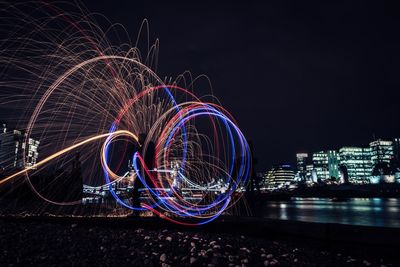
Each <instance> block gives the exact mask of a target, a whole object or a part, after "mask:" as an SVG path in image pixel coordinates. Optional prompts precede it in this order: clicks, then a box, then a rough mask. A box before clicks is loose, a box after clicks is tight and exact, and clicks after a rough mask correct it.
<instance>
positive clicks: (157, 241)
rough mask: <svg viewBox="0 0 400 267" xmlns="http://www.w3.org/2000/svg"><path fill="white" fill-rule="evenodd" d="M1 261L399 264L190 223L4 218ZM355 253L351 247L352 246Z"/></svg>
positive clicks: (55, 263)
mask: <svg viewBox="0 0 400 267" xmlns="http://www.w3.org/2000/svg"><path fill="white" fill-rule="evenodd" d="M0 233H1V234H0V235H1V238H0V265H1V266H49V265H50V266H94V265H96V266H99V265H101V266H164V267H167V266H209V267H212V266H232V267H233V266H240V267H245V266H381V267H383V266H396V264H395V263H394V262H393V260H389V261H388V260H387V259H382V258H379V257H376V255H374V257H370V256H371V255H362V257H360V255H358V256H354V255H351V254H346V253H339V252H338V251H332V250H331V251H330V250H326V249H319V248H318V247H315V246H314V247H313V246H309V245H307V244H299V243H293V242H287V241H282V240H280V241H279V240H266V239H261V238H257V237H248V236H243V235H240V234H238V235H232V234H222V233H221V234H219V233H211V232H205V231H201V229H199V230H197V229H195V228H190V229H188V230H187V231H186V230H183V231H177V230H170V229H160V230H152V229H143V228H136V229H128V228H126V227H124V228H118V227H107V228H106V227H99V226H88V225H83V224H65V223H64V224H58V223H48V222H46V223H40V222H18V221H1V220H0ZM349 253H351V251H349Z"/></svg>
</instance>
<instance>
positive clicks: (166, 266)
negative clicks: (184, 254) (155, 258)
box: [161, 262, 171, 267]
mask: <svg viewBox="0 0 400 267" xmlns="http://www.w3.org/2000/svg"><path fill="white" fill-rule="evenodd" d="M161 266H162V267H170V266H171V265H169V264H167V263H165V262H163V263H162V264H161Z"/></svg>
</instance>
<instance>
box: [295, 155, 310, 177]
mask: <svg viewBox="0 0 400 267" xmlns="http://www.w3.org/2000/svg"><path fill="white" fill-rule="evenodd" d="M296 160H297V176H298V177H299V179H300V180H303V181H304V180H306V175H307V160H308V154H307V153H297V154H296Z"/></svg>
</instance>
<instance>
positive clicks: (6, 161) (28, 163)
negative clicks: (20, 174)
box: [0, 125, 39, 172]
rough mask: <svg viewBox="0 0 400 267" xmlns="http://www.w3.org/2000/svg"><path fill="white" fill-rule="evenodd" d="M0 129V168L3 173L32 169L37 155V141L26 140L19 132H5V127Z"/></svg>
mask: <svg viewBox="0 0 400 267" xmlns="http://www.w3.org/2000/svg"><path fill="white" fill-rule="evenodd" d="M1 126H2V128H1V129H0V130H1V131H2V132H1V133H0V166H1V170H2V171H3V172H9V171H13V170H16V169H22V168H26V167H32V166H33V165H34V164H36V162H37V159H38V156H39V153H38V147H39V141H37V140H34V139H32V138H28V139H27V140H26V141H27V142H26V143H24V139H25V137H26V136H25V134H24V133H23V132H22V131H19V130H13V131H7V128H6V125H1Z"/></svg>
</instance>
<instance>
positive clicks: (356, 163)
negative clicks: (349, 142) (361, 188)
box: [339, 147, 372, 183]
mask: <svg viewBox="0 0 400 267" xmlns="http://www.w3.org/2000/svg"><path fill="white" fill-rule="evenodd" d="M339 156H340V164H341V165H343V166H344V167H345V168H346V170H347V175H348V179H349V182H350V183H366V182H367V181H368V179H369V176H370V175H371V172H372V165H371V150H370V148H362V147H342V148H341V149H339Z"/></svg>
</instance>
